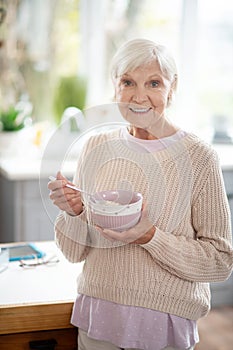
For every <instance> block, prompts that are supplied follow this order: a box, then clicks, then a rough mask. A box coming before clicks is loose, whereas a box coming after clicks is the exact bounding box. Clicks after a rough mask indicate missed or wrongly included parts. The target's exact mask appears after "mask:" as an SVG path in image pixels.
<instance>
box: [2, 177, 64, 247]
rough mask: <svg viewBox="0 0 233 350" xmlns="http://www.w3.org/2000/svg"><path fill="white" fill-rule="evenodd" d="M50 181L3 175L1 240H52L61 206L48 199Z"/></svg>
mask: <svg viewBox="0 0 233 350" xmlns="http://www.w3.org/2000/svg"><path fill="white" fill-rule="evenodd" d="M47 183H48V180H47V179H43V180H42V181H41V182H39V180H37V179H33V180H28V179H27V180H9V179H6V178H5V177H4V176H2V175H1V176H0V193H1V196H0V225H1V229H0V242H1V243H4V242H17V241H18V242H20V241H42V240H43V241H44V240H53V238H54V229H53V224H54V219H55V218H56V216H57V214H58V209H57V208H56V207H55V206H54V205H53V204H52V202H51V201H50V199H49V190H48V189H47Z"/></svg>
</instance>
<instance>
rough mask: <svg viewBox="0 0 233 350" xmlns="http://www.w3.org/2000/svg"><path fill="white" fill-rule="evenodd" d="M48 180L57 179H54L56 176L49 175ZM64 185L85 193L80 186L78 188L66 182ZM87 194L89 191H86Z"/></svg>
mask: <svg viewBox="0 0 233 350" xmlns="http://www.w3.org/2000/svg"><path fill="white" fill-rule="evenodd" d="M49 180H51V181H55V180H57V179H56V177H54V176H49ZM65 187H69V188H72V190H75V191H79V192H83V193H87V192H86V191H84V190H82V189H81V188H78V187H76V186H73V185H70V184H66V185H65ZM87 194H89V193H87Z"/></svg>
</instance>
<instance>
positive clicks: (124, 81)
mask: <svg viewBox="0 0 233 350" xmlns="http://www.w3.org/2000/svg"><path fill="white" fill-rule="evenodd" d="M122 84H123V85H124V86H131V85H132V81H131V80H127V79H126V80H123V81H122Z"/></svg>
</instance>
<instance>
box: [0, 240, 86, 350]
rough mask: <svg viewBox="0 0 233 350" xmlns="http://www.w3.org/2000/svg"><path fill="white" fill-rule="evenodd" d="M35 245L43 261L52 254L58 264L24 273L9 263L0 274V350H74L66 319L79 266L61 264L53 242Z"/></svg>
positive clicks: (72, 333)
mask: <svg viewBox="0 0 233 350" xmlns="http://www.w3.org/2000/svg"><path fill="white" fill-rule="evenodd" d="M36 245H37V246H38V247H39V248H40V249H42V250H43V251H45V252H46V257H49V256H52V255H54V254H56V256H57V257H58V258H59V262H58V263H56V264H53V265H42V266H37V267H35V268H26V269H25V268H22V267H20V266H19V262H10V263H9V265H8V268H7V269H6V270H5V271H3V272H2V273H1V274H0V349H1V350H13V349H14V350H17V349H19V350H20V349H31V348H32V347H30V345H29V342H30V341H40V342H42V343H43V344H44V347H35V349H36V348H38V349H39V348H40V349H48V350H50V349H56V350H59V349H63V350H66V349H67V350H68V349H69V350H72V349H76V348H77V329H76V328H75V327H73V326H72V325H71V324H70V317H71V312H72V306H73V302H74V300H75V297H76V279H77V276H78V275H79V274H80V272H81V270H82V266H83V264H82V263H79V264H71V263H69V262H68V261H67V260H65V258H64V257H63V255H62V254H61V252H60V251H59V250H58V249H57V247H56V245H55V243H54V242H40V243H39V242H38V243H36ZM55 342H56V343H57V345H56V346H55V348H54V346H53V345H52V343H55ZM37 345H38V343H37V344H36V345H35V346H37Z"/></svg>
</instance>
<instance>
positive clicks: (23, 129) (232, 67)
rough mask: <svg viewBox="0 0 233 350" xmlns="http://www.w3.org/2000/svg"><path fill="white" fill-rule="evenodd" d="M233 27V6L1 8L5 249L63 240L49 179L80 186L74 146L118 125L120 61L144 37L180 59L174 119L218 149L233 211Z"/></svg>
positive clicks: (33, 2)
mask: <svg viewBox="0 0 233 350" xmlns="http://www.w3.org/2000/svg"><path fill="white" fill-rule="evenodd" d="M232 18H233V2H232V1H231V0H222V1H221V2H216V1H215V2H213V1H212V0H205V1H201V0H173V1H171V0H144V1H141V0H98V1H95V0H46V1H45V0H0V225H1V229H0V242H9V241H35V240H48V239H53V222H54V218H55V217H56V215H57V212H58V211H57V209H56V208H55V206H53V205H52V203H51V201H50V200H49V196H48V189H47V183H48V176H49V175H53V176H55V175H56V172H57V171H58V170H59V169H61V170H62V171H63V173H64V175H66V176H67V177H69V178H70V179H71V180H72V177H73V174H74V172H75V169H76V163H77V149H76V148H74V149H73V151H72V152H71V156H70V158H69V157H68V159H67V161H66V162H65V161H64V158H65V156H66V151H67V149H69V147H70V145H71V144H72V142H73V141H74V140H77V139H78V137H79V135H80V134H81V132H82V131H83V130H84V129H85V128H87V126H90V125H92V124H96V123H97V124H98V123H101V122H106V121H108V122H109V121H115V120H116V114H115V113H114V108H113V106H112V101H113V95H114V94H113V87H112V82H111V80H110V71H109V70H110V61H111V58H112V56H113V54H114V53H115V51H116V49H117V48H118V47H119V46H120V45H121V44H122V43H124V42H125V41H126V40H129V39H133V38H137V37H144V38H147V39H152V40H154V41H157V42H159V43H161V44H164V45H166V46H167V47H168V48H169V49H170V51H171V52H172V54H173V56H174V58H175V60H176V62H177V66H178V72H179V79H178V81H179V84H178V93H177V96H176V100H175V103H174V106H173V107H172V108H171V109H170V111H169V114H170V115H171V117H170V118H171V119H172V120H173V121H174V123H175V124H177V125H178V126H180V127H181V128H184V129H186V130H189V131H192V132H194V133H196V134H197V135H198V136H200V137H202V138H204V139H205V140H206V141H208V142H212V143H213V145H217V147H218V148H217V151H219V155H220V160H221V164H222V167H223V175H224V180H225V184H226V190H227V195H228V198H229V202H230V206H231V209H232V211H233V159H232V150H233V143H232V140H233V84H232V81H233V21H232ZM95 106H97V107H98V106H99V108H97V107H95ZM70 107H72V108H70ZM87 111H88V113H87ZM79 112H80V113H79ZM118 112H119V111H118ZM83 114H84V116H85V117H86V118H84V117H83ZM118 114H119V113H118ZM74 115H75V118H73V116H74ZM72 118H73V119H72ZM88 118H89V120H88ZM82 141H83V140H79V141H78V142H76V145H77V148H78V147H80V144H81V143H82ZM38 180H39V181H38ZM232 302H233V301H232Z"/></svg>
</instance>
